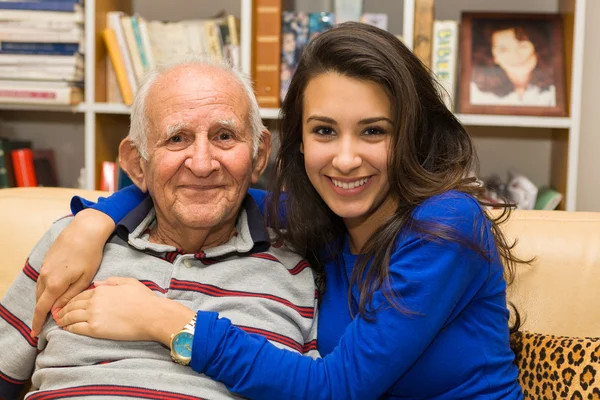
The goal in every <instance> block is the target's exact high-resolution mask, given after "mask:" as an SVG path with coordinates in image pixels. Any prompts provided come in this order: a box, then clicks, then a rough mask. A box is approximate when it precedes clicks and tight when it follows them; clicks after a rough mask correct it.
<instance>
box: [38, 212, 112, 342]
mask: <svg viewBox="0 0 600 400" xmlns="http://www.w3.org/2000/svg"><path fill="white" fill-rule="evenodd" d="M114 229H115V223H114V222H113V220H112V219H111V218H110V217H109V216H108V215H106V214H104V213H102V212H100V211H96V210H92V209H88V210H83V211H81V212H80V213H78V214H77V216H75V218H74V219H73V221H72V222H71V224H69V226H67V227H66V228H65V229H64V230H63V231H62V232H61V234H60V235H59V236H58V237H57V238H56V241H55V242H54V244H53V245H52V247H50V250H49V251H48V253H46V256H45V257H44V261H43V262H42V269H41V271H40V276H39V277H38V280H37V287H36V299H37V304H36V306H35V313H34V315H33V323H32V332H31V335H32V336H37V335H38V334H39V332H40V331H41V329H42V326H43V325H44V322H45V321H46V316H47V315H48V312H49V311H50V310H52V312H53V313H55V312H56V311H57V310H59V309H60V308H62V307H63V306H64V305H65V304H67V302H68V301H69V300H71V299H72V298H74V297H75V296H77V295H78V294H79V293H81V292H82V291H84V290H85V289H86V288H88V287H89V285H90V283H91V282H92V279H93V278H94V276H95V275H96V272H97V271H98V267H99V266H100V261H101V260H102V251H103V249H104V244H105V243H106V241H107V240H108V238H109V237H110V235H111V233H112V232H113V231H114Z"/></svg>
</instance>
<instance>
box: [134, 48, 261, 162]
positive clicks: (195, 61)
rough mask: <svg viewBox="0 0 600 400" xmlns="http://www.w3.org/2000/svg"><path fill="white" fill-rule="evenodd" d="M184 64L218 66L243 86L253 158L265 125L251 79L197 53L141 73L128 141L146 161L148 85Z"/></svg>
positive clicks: (148, 125) (148, 126) (148, 124)
mask: <svg viewBox="0 0 600 400" xmlns="http://www.w3.org/2000/svg"><path fill="white" fill-rule="evenodd" d="M183 65H200V66H209V67H214V68H218V69H220V70H222V71H225V72H227V73H228V74H229V75H230V76H231V77H232V78H233V79H235V81H236V82H238V83H239V84H240V85H241V86H242V88H243V89H244V92H245V93H246V96H247V97H248V103H249V105H250V109H249V113H248V117H249V118H248V123H249V124H250V127H251V129H252V159H254V158H255V157H256V155H257V153H258V146H259V145H260V142H261V141H262V138H263V132H264V130H265V129H266V128H265V126H264V124H263V122H262V119H261V118H260V108H259V106H258V102H257V101H256V96H255V95H254V90H253V89H252V83H251V81H250V78H249V77H248V76H247V75H246V74H244V73H242V72H241V71H239V70H238V69H236V68H233V67H232V66H231V65H229V64H228V63H225V62H219V61H214V60H212V59H210V58H206V57H199V56H196V55H188V56H185V57H183V58H181V59H176V60H173V61H171V62H169V63H167V64H163V65H159V66H157V67H156V68H154V69H151V70H149V71H147V72H146V73H145V74H144V76H143V78H142V80H141V82H140V86H139V87H138V90H137V92H136V94H135V97H134V99H133V104H132V106H131V126H130V128H129V135H128V136H127V139H129V141H131V143H132V144H133V145H134V146H135V147H136V148H137V150H138V151H139V153H140V156H141V157H142V158H143V159H144V160H147V159H148V147H147V138H148V131H149V129H150V121H149V118H148V115H147V113H146V99H147V97H148V92H149V91H150V88H151V87H152V85H153V84H154V82H156V80H157V79H158V78H159V77H160V76H161V75H163V74H164V73H166V72H168V71H170V70H172V69H175V68H177V67H180V66H183Z"/></svg>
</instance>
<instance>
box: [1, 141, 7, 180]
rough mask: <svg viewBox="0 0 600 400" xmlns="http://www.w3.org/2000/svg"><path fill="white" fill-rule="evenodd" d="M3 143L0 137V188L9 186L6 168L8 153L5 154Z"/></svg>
mask: <svg viewBox="0 0 600 400" xmlns="http://www.w3.org/2000/svg"><path fill="white" fill-rule="evenodd" d="M4 143H5V141H4V140H2V139H0V189H3V188H7V187H9V186H8V170H7V169H6V162H7V161H8V154H6V150H5V146H4Z"/></svg>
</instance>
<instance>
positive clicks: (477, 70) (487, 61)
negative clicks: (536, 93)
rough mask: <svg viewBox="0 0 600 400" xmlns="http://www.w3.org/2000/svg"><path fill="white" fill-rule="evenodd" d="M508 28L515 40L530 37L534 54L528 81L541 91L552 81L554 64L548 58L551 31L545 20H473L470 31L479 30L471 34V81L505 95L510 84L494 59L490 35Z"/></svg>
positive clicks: (510, 87)
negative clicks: (535, 56)
mask: <svg viewBox="0 0 600 400" xmlns="http://www.w3.org/2000/svg"><path fill="white" fill-rule="evenodd" d="M505 30H512V31H514V33H515V37H516V39H517V40H518V41H526V40H528V41H530V42H531V43H532V44H533V47H534V49H535V53H536V55H537V64H536V66H535V68H534V69H533V71H532V72H531V78H530V83H531V84H532V85H534V86H536V87H538V88H539V89H540V90H541V91H545V90H548V88H549V87H550V86H552V85H554V82H555V79H554V64H553V62H552V50H553V48H552V43H551V41H552V31H551V28H550V26H549V23H548V21H514V22H504V21H498V20H493V19H492V20H486V19H482V20H477V21H473V31H474V32H481V34H479V35H474V36H473V57H472V58H473V73H472V79H473V82H474V83H475V84H476V85H477V87H478V88H479V90H481V91H483V92H492V93H494V94H495V95H496V96H500V97H502V96H506V95H507V94H509V93H511V92H512V91H513V90H514V85H513V83H512V82H511V80H510V79H509V78H508V75H507V74H506V72H504V70H503V69H502V68H501V67H500V66H499V65H497V64H496V63H495V62H494V56H493V54H492V36H493V34H494V33H496V32H500V31H505Z"/></svg>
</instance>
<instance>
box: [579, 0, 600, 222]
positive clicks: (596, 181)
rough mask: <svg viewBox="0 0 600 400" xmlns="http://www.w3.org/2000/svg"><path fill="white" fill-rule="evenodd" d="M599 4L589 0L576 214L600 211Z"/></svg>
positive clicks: (596, 1) (596, 0)
mask: <svg viewBox="0 0 600 400" xmlns="http://www.w3.org/2000/svg"><path fill="white" fill-rule="evenodd" d="M599 19H600V1H598V0H588V1H587V12H586V21H585V37H586V40H585V47H584V58H583V93H582V108H581V138H580V141H581V142H580V145H579V170H578V178H577V182H578V186H577V210H579V211H600V155H599V152H600V73H599V71H600V40H598V39H600V24H598V20H599Z"/></svg>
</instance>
